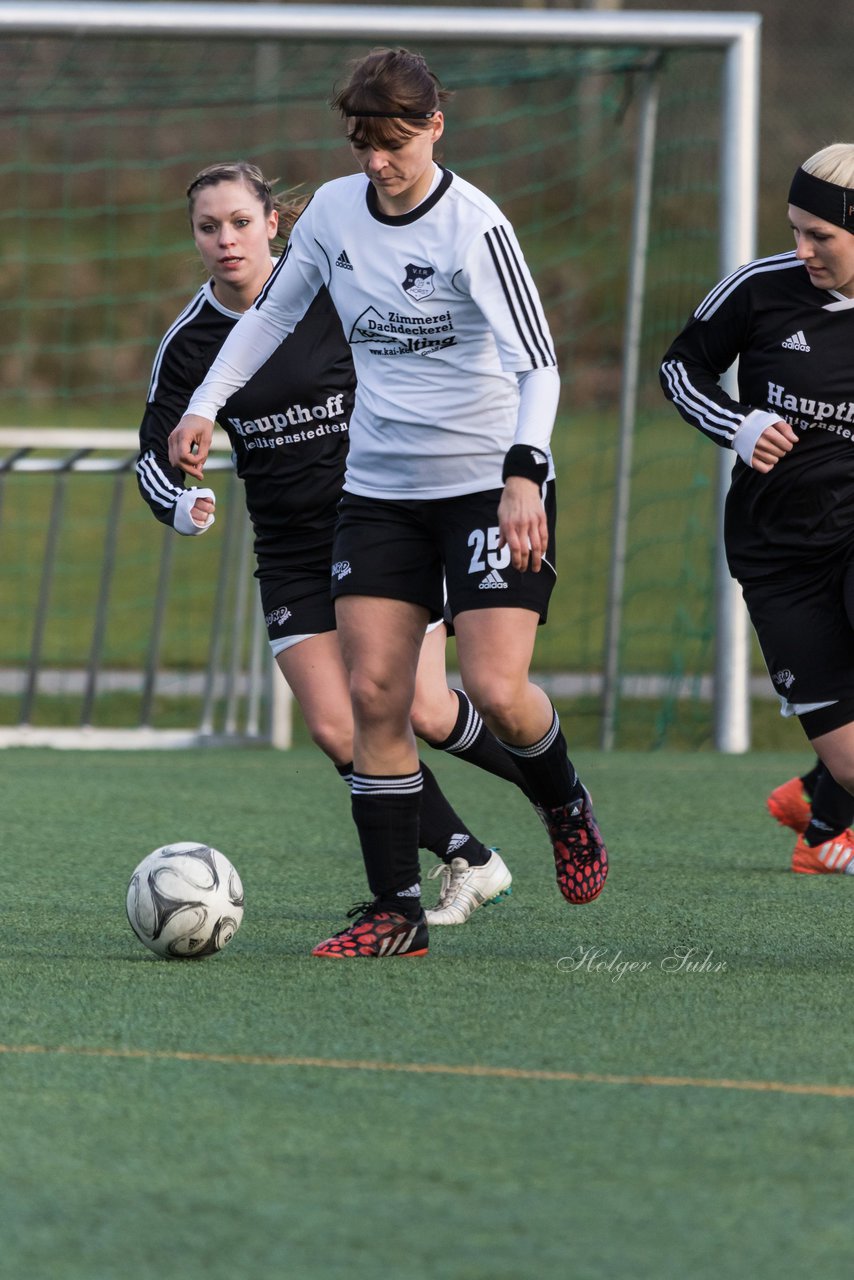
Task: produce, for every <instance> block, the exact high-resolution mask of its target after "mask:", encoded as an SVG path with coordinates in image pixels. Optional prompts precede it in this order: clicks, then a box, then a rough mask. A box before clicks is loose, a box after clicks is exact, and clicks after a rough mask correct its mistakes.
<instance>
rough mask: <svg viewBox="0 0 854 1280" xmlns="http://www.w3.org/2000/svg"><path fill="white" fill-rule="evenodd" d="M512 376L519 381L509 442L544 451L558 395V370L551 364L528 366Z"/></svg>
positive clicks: (548, 438) (550, 430)
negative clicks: (545, 367) (517, 405)
mask: <svg viewBox="0 0 854 1280" xmlns="http://www.w3.org/2000/svg"><path fill="white" fill-rule="evenodd" d="M516 377H517V379H518V382H519V413H518V417H517V419H516V433H515V435H514V437H513V443H514V444H523V445H530V446H532V447H533V448H535V449H539V450H540V451H541V452H542V453H545V454H548V453H549V441H550V440H551V438H552V430H553V429H554V422H555V416H556V414H557V406H558V400H559V399H560V377H559V375H558V371H557V369H555V368H553V367H552V368H547V369H531V370H529V371H528V372H526V373H520V374H517V375H516Z"/></svg>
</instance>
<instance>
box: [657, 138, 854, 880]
mask: <svg viewBox="0 0 854 1280" xmlns="http://www.w3.org/2000/svg"><path fill="white" fill-rule="evenodd" d="M788 218H789V224H790V226H791V228H792V232H793V234H794V237H795V248H794V249H793V250H789V251H788V252H785V253H779V254H776V255H774V256H772V257H769V258H762V259H760V260H759V261H756V262H749V263H747V264H746V265H745V266H743V267H741V268H739V270H738V271H735V272H734V273H733V274H732V275H730V276H728V277H727V278H726V279H725V280H723V281H721V283H720V284H718V285H716V286H715V288H714V289H712V291H711V293H709V294H708V296H707V297H706V298H704V300H703V301H702V302H701V303H700V305H699V306H698V307H697V310H696V311H695V312H694V314H693V316H692V317H691V319H690V320H689V322H688V324H687V325H686V327H685V328H684V329H683V331H682V333H680V334H679V336H678V337H677V338H676V340H675V341H674V342H673V344H672V345H671V347H670V349H669V350H668V352H667V354H666V356H665V358H664V362H663V364H662V366H661V380H662V386H663V388H664V393H665V395H666V396H667V397H668V398H669V399H670V400H671V401H672V402H673V404H674V405H675V406H676V408H677V409H678V410H679V412H680V413H681V414H682V416H683V417H684V418H685V419H686V420H687V421H688V422H690V423H691V424H692V425H693V426H695V427H697V428H698V429H699V430H700V431H702V432H703V433H704V434H705V435H707V436H708V437H709V438H710V439H711V440H713V441H714V442H715V443H716V444H718V445H720V446H722V447H723V448H729V449H734V450H735V452H736V453H737V455H738V458H737V460H736V462H735V466H734V470H733V478H732V484H731V486H730V491H729V494H728V497H727V503H726V518H725V539H726V551H727V558H728V562H729V567H730V571H731V573H732V575H733V577H735V578H736V579H737V580H738V582H739V583H740V584H741V587H742V591H743V593H744V599H745V602H746V604H747V608H748V611H749V613H750V617H751V620H752V622H753V625H754V627H755V629H756V632H757V635H758V637H759V642H760V645H761V647H762V653H763V656H764V658H765V662H766V664H767V667H768V671H769V673H770V676H771V680H772V682H773V684H774V687H775V690H776V692H777V694H778V695H779V697H780V700H781V703H782V713H783V715H787V716H797V717H798V719H799V720H800V723H801V726H802V728H803V730H804V732H805V733H806V735H807V738H808V739H809V740H810V742H811V744H812V746H813V748H814V749H815V752H816V754H817V755H818V757H819V761H820V762H821V763H820V767H819V768H818V770H817V771H816V772H815V773H814V774H813V775H805V778H804V779H791V780H790V781H789V782H788V783H785V784H784V785H783V786H782V787H778V788H777V789H776V791H775V792H773V793H772V795H771V796H769V809H770V810H771V812H772V814H774V816H775V817H777V818H778V820H779V821H781V822H783V823H785V825H786V826H789V827H791V828H792V829H793V830H794V831H796V832H797V841H796V844H795V849H794V853H793V855H792V869H793V870H794V871H796V872H800V873H804V874H822V873H825V872H847V873H851V872H854V832H852V831H851V830H850V824H851V821H852V816H854V805H852V803H851V796H852V795H854V360H852V352H854V143H847V142H839V143H834V144H833V145H831V146H828V147H824V148H823V149H822V150H821V151H817V152H816V153H815V154H814V155H812V156H810V157H809V159H808V160H805V161H804V163H803V164H802V165H801V166H800V167H799V168H798V170H797V171H796V173H795V175H794V177H793V179H792V182H791V186H790V188H789V199H788ZM736 360H738V391H737V395H736V396H730V395H728V394H727V393H726V392H725V391H724V390H723V389H722V387H721V385H720V378H721V375H722V374H723V373H724V372H725V371H726V370H727V369H728V368H729V367H730V366H731V365H732V364H733V363H734V362H735V361H736ZM807 785H808V788H809V790H808V791H806V787H807Z"/></svg>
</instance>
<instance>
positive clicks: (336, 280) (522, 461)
mask: <svg viewBox="0 0 854 1280" xmlns="http://www.w3.org/2000/svg"><path fill="white" fill-rule="evenodd" d="M447 97H448V95H447V93H446V92H445V91H444V90H443V89H442V88H441V87H440V85H439V83H438V81H437V79H436V77H435V76H434V75H433V74H432V72H431V71H430V70H429V68H428V67H427V65H426V63H425V62H424V59H423V58H421V57H420V55H418V54H413V53H410V52H408V51H407V50H405V49H395V50H392V49H377V50H374V51H372V52H371V53H370V54H368V55H367V56H366V57H365V58H363V59H361V60H360V61H359V62H358V63H356V64H355V66H354V68H353V70H352V74H351V76H350V79H349V81H348V83H347V85H346V86H345V88H343V89H342V90H341V91H340V92H339V93H338V94H337V96H336V98H335V100H334V103H333V105H334V106H335V107H336V108H337V110H338V111H339V112H340V114H341V115H342V117H343V118H344V119H345V120H346V121H347V130H348V138H349V141H350V146H351V149H352V151H353V155H354V156H355V158H356V160H357V162H358V165H359V168H360V173H358V174H356V175H353V176H352V177H348V178H342V179H338V180H336V181H333V182H329V183H326V184H325V185H324V186H322V187H321V188H320V189H319V190H318V192H317V193H316V194H315V196H314V197H313V199H312V200H311V202H310V203H309V204H308V206H307V208H306V209H305V211H304V212H303V214H302V215H301V216H300V218H299V220H298V221H297V223H296V225H295V227H294V230H293V233H292V235H291V238H290V242H289V245H288V248H287V250H286V252H285V253H284V254H283V256H282V258H281V259H280V261H279V263H278V264H277V266H276V268H275V269H274V271H273V273H272V275H271V277H270V280H269V282H268V283H267V285H266V286H265V288H264V289H263V290H262V292H261V294H260V296H259V298H258V299H257V301H256V302H255V304H254V306H253V307H252V309H251V310H250V311H248V312H247V313H246V314H245V316H244V317H243V318H242V319H241V321H240V323H239V324H238V325H237V326H235V329H234V331H233V333H232V335H231V336H230V338H229V339H228V341H227V343H226V344H225V346H224V348H223V350H222V352H221V353H220V356H219V357H218V359H217V360H216V361H215V362H214V364H213V365H212V367H211V370H210V372H209V374H208V376H207V377H206V378H205V380H204V382H203V384H202V385H201V386H200V387H199V388H198V390H197V391H196V393H195V395H194V396H193V398H192V401H191V403H190V405H189V407H188V411H187V414H186V415H185V417H184V418H183V419H182V420H181V422H180V423H179V424H178V427H177V428H176V429H175V431H174V432H173V433H172V436H171V437H170V446H169V447H170V458H171V459H172V461H173V462H174V463H176V464H177V465H179V466H181V467H183V469H184V470H186V471H187V472H188V473H189V474H191V475H194V476H197V477H200V476H201V475H202V471H203V465H204V460H205V457H206V456H207V449H208V445H209V440H210V433H211V429H212V427H211V424H212V421H213V419H214V417H215V416H216V413H217V412H218V410H219V408H220V406H221V405H222V404H223V402H224V401H225V400H226V398H227V397H228V396H229V395H231V394H233V393H234V391H235V389H236V388H238V387H240V386H241V385H242V384H243V383H244V382H245V381H246V380H247V379H248V378H249V377H251V376H252V374H253V373H254V372H255V370H256V369H257V368H258V367H259V366H260V365H261V364H262V363H263V362H264V361H265V360H266V359H268V358H269V356H270V355H271V354H272V353H273V352H274V351H275V350H276V348H277V347H278V345H279V344H280V343H281V342H282V341H283V340H284V339H285V338H286V337H287V335H288V334H289V333H291V332H292V331H293V329H294V327H295V326H296V325H297V324H298V323H299V321H300V319H301V318H302V316H303V315H304V314H305V312H306V310H307V309H308V307H309V306H310V305H311V303H312V300H313V299H314V297H315V296H316V294H317V292H318V290H320V289H322V288H324V287H326V289H328V291H329V294H330V296H331V298H332V301H333V303H334V305H335V308H336V310H337V312H338V315H339V317H340V319H341V323H342V326H343V330H344V336H345V338H346V339H347V341H348V342H349V343H350V347H351V350H352V352H353V358H354V363H355V367H356V375H357V391H356V403H355V407H354V411H353V415H352V418H351V426H350V452H349V455H348V461H347V472H346V477H345V483H344V496H343V498H342V502H341V505H340V509H339V522H338V528H337V531H336V537H335V547H334V556H333V565H332V592H333V596H334V598H335V605H336V618H337V623H338V634H339V638H340V642H341V648H342V653H343V656H344V661H345V664H346V666H347V669H348V672H349V682H350V694H351V699H352V703H353V710H354V717H355V743H354V776H353V816H354V820H355V822H356V826H357V828H358V831H359V837H360V842H361V846H362V852H363V856H364V860H365V867H366V872H367V877H368V883H369V886H370V889H371V891H372V893H373V895H374V898H373V901H372V902H370V903H366V904H363V905H362V906H361V907H359V908H357V909H354V912H355V914H356V916H357V918H356V920H355V923H354V924H352V925H351V926H350V927H349V928H347V929H344V930H343V931H342V932H340V933H338V934H336V935H335V936H334V937H332V938H330V939H328V940H327V941H326V942H323V943H321V944H320V945H319V946H318V947H316V948H315V950H314V954H315V955H320V956H336V957H337V956H361V955H367V956H380V955H382V956H389V955H414V954H424V953H425V952H426V950H427V947H428V934H427V925H426V922H425V919H424V915H423V912H422V910H421V905H420V873H419V866H418V853H417V831H418V813H419V805H420V793H421V787H422V779H421V774H420V770H419V766H418V758H417V753H416V751H415V744H414V739H413V736H412V730H411V727H410V722H409V715H410V707H411V704H412V699H413V694H414V687H415V672H416V667H417V662H418V654H419V651H420V646H421V638H422V636H423V632H424V627H425V624H426V623H427V622H428V621H429V620H431V619H436V618H439V617H441V615H442V609H443V577H444V579H445V580H446V583H447V598H448V608H449V610H450V613H451V616H452V617H453V621H454V628H455V632H456V637H457V653H458V659H459V664H460V670H461V674H462V677H463V683H464V685H465V687H466V689H467V692H468V693H469V695H470V696H471V698H472V701H473V702H474V704H475V706H476V707H477V708H478V710H479V711H480V713H481V715H482V716H483V718H484V720H485V721H486V723H487V724H488V726H489V727H490V728H491V729H492V730H493V732H494V733H495V734H496V736H497V737H498V739H499V740H500V741H501V742H502V744H503V745H504V747H505V748H506V749H507V751H508V752H509V753H511V754H512V756H513V758H514V759H515V761H516V763H517V764H518V766H519V769H520V771H521V773H522V775H523V777H524V779H525V783H526V786H527V789H528V792H529V793H530V795H531V796H532V798H533V800H534V802H535V804H536V806H537V808H538V809H539V810H540V811H541V814H542V816H543V820H544V822H545V824H546V827H547V829H548V832H549V836H550V839H551V843H552V848H553V851H554V858H555V864H556V869H557V879H558V885H559V887H560V889H561V892H562V893H563V894H564V896H565V897H566V898H567V900H568V901H570V902H574V903H583V902H589V901H591V900H592V899H594V898H595V897H597V896H598V894H599V893H600V892H601V890H602V887H603V885H604V882H605V876H606V874H607V854H606V851H605V846H604V843H603V841H602V838H601V836H600V834H599V830H598V827H597V824H596V821H595V819H594V816H593V813H592V810H591V807H590V802H589V797H588V795H587V793H586V791H585V789H584V787H583V786H582V784H581V782H580V781H579V779H578V776H577V773H576V771H575V769H574V768H573V766H572V764H571V763H570V761H569V760H568V758H567V753H566V743H565V741H564V738H563V734H562V733H561V729H560V725H559V723H558V718H557V715H556V712H555V710H554V708H553V707H552V705H551V703H550V701H549V699H548V698H547V696H546V695H545V693H544V692H543V691H542V690H541V689H539V688H538V687H537V686H535V685H534V684H532V683H531V682H530V680H529V676H528V671H529V666H530V662H531V657H532V653H533V647H534V639H535V635H536V629H537V626H538V624H539V623H540V622H543V621H545V617H546V613H547V607H548V599H549V596H550V594H551V590H552V587H553V585H554V580H555V570H554V562H553V550H554V507H555V499H554V481H553V475H554V471H553V466H552V462H551V455H550V452H549V439H550V435H551V430H552V426H553V423H554V417H555V412H556V408H557V401H558V394H559V380H558V374H557V369H556V364H555V356H554V350H553V346H552V340H551V336H550V333H549V329H548V324H547V322H546V319H545V315H544V313H543V309H542V306H541V303H540V300H539V296H538V294H537V290H536V287H535V285H534V283H533V280H532V278H531V275H530V272H529V271H528V268H527V266H526V264H525V261H524V258H523V256H522V253H521V250H520V248H519V245H518V243H517V240H516V237H515V234H514V232H513V229H512V227H511V226H510V224H509V223H508V221H507V219H506V218H505V217H504V216H503V215H502V213H501V212H500V210H499V209H498V208H497V207H496V206H495V205H494V204H493V203H492V201H491V200H489V199H488V198H487V197H486V196H485V195H483V194H482V193H481V192H480V191H478V190H477V189H476V188H475V187H473V186H471V184H469V183H468V182H465V181H464V180H462V179H460V178H459V177H458V176H457V175H455V174H453V173H451V172H450V171H449V170H447V169H444V168H442V167H440V166H439V165H437V164H436V163H435V162H434V160H433V147H434V145H435V144H436V143H437V142H438V140H439V138H440V137H441V135H442V132H443V128H444V116H443V112H442V110H441V107H442V103H443V102H444V101H445V100H446V99H447Z"/></svg>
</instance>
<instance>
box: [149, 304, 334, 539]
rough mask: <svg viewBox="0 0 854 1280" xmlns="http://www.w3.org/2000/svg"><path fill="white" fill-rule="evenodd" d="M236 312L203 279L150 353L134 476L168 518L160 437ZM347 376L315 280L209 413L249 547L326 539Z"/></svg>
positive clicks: (172, 476)
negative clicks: (224, 449)
mask: <svg viewBox="0 0 854 1280" xmlns="http://www.w3.org/2000/svg"><path fill="white" fill-rule="evenodd" d="M239 318H240V314H239V313H238V312H235V311H229V310H227V309H226V308H225V307H223V305H222V303H221V302H220V301H219V300H218V299H217V297H216V295H215V294H214V292H213V291H212V289H211V286H210V282H208V283H207V284H205V285H203V287H202V288H201V289H200V290H199V292H198V293H197V294H196V296H195V297H194V298H193V300H192V302H190V303H189V305H188V306H187V307H185V309H184V310H183V311H182V312H181V314H180V315H179V316H178V318H177V320H176V321H175V323H174V324H173V325H172V327H171V328H170V329H169V331H168V332H167V334H166V335H165V337H164V338H163V340H162V342H161V343H160V347H159V349H158V352H157V357H156V359H155V361H154V369H153V372H152V376H151V384H150V386H149V389H148V403H147V405H146V409H145V416H144V418H143V420H142V425H141V427H140V432H139V438H140V457H139V460H138V462H137V466H136V470H137V479H138V482H139V488H140V492H141V494H142V496H143V498H144V499H145V501H146V502H147V503H148V505H149V507H150V508H151V510H152V511H153V513H154V514H155V516H157V519H158V520H160V521H162V523H164V524H168V525H172V524H173V523H174V519H175V503H176V501H177V499H178V498H179V497H180V495H181V493H182V492H183V489H184V479H185V477H184V473H183V471H181V470H180V469H179V468H177V467H173V466H171V465H170V463H169V458H168V444H167V442H168V438H169V434H170V432H171V431H172V429H173V427H175V426H176V424H177V423H178V421H179V420H180V418H181V417H182V416H183V415H184V413H185V411H186V408H187V405H188V403H189V400H190V397H191V396H192V394H193V392H194V391H195V389H196V387H197V386H198V385H199V383H200V382H201V381H202V380H203V379H204V377H205V375H206V373H207V371H208V369H209V368H210V366H211V364H212V362H213V360H214V358H215V357H216V355H217V354H218V352H219V350H220V347H221V346H222V344H223V343H224V342H225V339H226V338H227V337H228V335H229V333H230V332H231V330H232V329H233V328H234V326H235V324H236V323H237V321H238V320H239ZM355 386H356V379H355V373H354V370H353V362H352V357H351V355H350V348H349V346H348V344H347V343H346V342H345V341H344V335H343V333H342V330H341V323H340V321H339V319H338V316H337V313H336V311H335V309H334V307H333V306H332V302H331V299H330V298H329V295H328V293H327V292H326V290H325V289H323V290H321V291H320V293H318V295H317V297H316V298H315V300H314V302H313V303H312V305H311V307H310V308H309V310H308V311H307V312H306V314H305V316H304V318H303V319H302V320H301V322H300V323H299V324H298V325H297V327H296V329H295V330H294V332H293V333H292V334H291V335H290V336H289V337H288V338H287V339H286V340H285V341H284V342H283V343H282V344H281V345H280V346H279V347H278V348H277V350H276V351H275V352H274V353H273V354H272V355H271V356H270V359H269V360H268V361H267V362H266V364H264V365H262V366H261V368H260V369H259V370H258V372H257V373H256V374H255V375H254V377H252V378H251V379H250V380H249V381H248V382H247V383H246V385H245V386H244V387H242V388H241V389H240V390H239V391H236V392H235V393H234V395H233V396H231V397H230V399H229V400H227V401H226V403H225V405H223V407H222V409H221V410H220V411H219V413H218V414H217V421H218V422H219V424H220V426H222V427H223V428H224V429H225V431H226V432H227V433H228V437H229V440H230V441H231V445H232V450H233V458H234V464H235V468H236V470H237V474H238V475H239V476H240V478H241V479H242V480H243V481H244V482H245V489H246V506H247V508H248V511H249V515H250V517H251V519H252V524H253V527H254V529H255V550H256V553H261V552H267V553H270V552H274V551H275V549H276V547H277V546H279V545H281V544H282V542H283V540H287V543H288V546H289V548H290V549H291V550H293V549H295V548H296V549H299V548H300V547H302V546H306V547H307V546H309V545H313V544H314V542H315V540H316V539H317V537H318V536H319V535H321V534H322V535H324V536H328V537H330V538H331V531H332V527H333V525H334V521H335V509H336V505H337V502H338V499H339V498H340V496H341V486H342V484H343V480H344V470H345V461H346V454H347V446H348V441H349V425H350V415H351V413H352V408H353V398H354V394H355Z"/></svg>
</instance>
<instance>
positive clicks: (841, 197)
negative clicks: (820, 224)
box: [789, 169, 854, 235]
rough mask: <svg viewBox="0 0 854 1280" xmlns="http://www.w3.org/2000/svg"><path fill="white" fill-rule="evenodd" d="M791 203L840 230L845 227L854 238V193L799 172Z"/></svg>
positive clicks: (804, 170) (810, 174) (792, 186)
mask: <svg viewBox="0 0 854 1280" xmlns="http://www.w3.org/2000/svg"><path fill="white" fill-rule="evenodd" d="M789 204H793V205H796V206H797V208H799V209H805V210H806V212H807V213H814V214H815V216H816V217H817V218H822V219H823V220H824V221H825V222H832V223H833V225H834V226H836V227H844V228H845V230H846V231H850V232H851V234H852V235H854V190H851V189H849V188H847V187H840V186H837V184H836V183H835V182H825V180H824V178H817V177H816V176H815V174H814V173H807V171H806V169H798V171H797V173H796V174H795V176H794V178H792V185H791V186H790V187H789Z"/></svg>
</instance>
